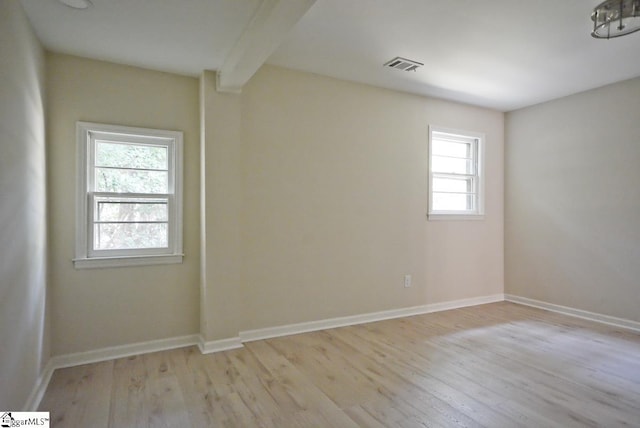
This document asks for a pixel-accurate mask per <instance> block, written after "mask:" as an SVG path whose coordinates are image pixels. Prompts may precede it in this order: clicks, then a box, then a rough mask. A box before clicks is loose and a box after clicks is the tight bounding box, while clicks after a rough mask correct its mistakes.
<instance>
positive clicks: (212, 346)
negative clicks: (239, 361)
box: [198, 336, 242, 354]
mask: <svg viewBox="0 0 640 428" xmlns="http://www.w3.org/2000/svg"><path fill="white" fill-rule="evenodd" d="M198 348H200V352H202V353H203V354H211V353H213V352H220V351H230V350H232V349H238V348H242V341H241V340H240V337H230V338H228V339H220V340H212V341H210V342H205V341H204V338H203V337H202V336H200V340H199V341H198Z"/></svg>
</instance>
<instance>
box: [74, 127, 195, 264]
mask: <svg viewBox="0 0 640 428" xmlns="http://www.w3.org/2000/svg"><path fill="white" fill-rule="evenodd" d="M91 133H96V134H101V133H103V134H112V135H120V136H122V135H126V136H127V137H130V138H131V139H133V140H136V139H140V138H143V139H144V138H147V139H149V138H159V139H163V140H169V141H170V143H168V144H169V145H170V146H172V147H173V150H170V151H171V152H173V154H172V155H170V157H169V162H171V166H172V167H173V170H174V171H175V176H174V180H173V183H172V184H173V196H170V197H172V198H173V204H171V205H172V206H173V208H172V209H170V212H169V218H170V219H172V218H175V221H171V220H170V221H169V227H170V230H169V242H170V244H169V248H168V250H166V251H164V252H161V253H160V254H159V251H157V249H150V250H149V251H146V250H134V251H128V253H129V254H127V251H123V254H116V255H114V256H108V257H105V256H102V255H94V254H92V253H93V252H92V251H91V249H90V248H89V246H90V245H89V244H90V242H91V236H92V234H93V232H92V231H91V230H90V228H91V224H92V222H91V221H90V219H89V214H90V213H91V212H92V210H91V209H90V208H89V204H90V203H92V201H91V199H92V198H91V197H90V195H89V186H90V180H92V177H91V173H92V172H93V171H92V169H91V168H90V165H89V163H88V154H89V153H92V150H91V144H92V142H91ZM76 140H77V150H76V153H77V180H76V254H75V258H74V259H73V264H74V267H75V268H76V269H90V268H106V267H120V266H140V265H155V264H170V263H182V259H183V256H184V254H183V249H182V189H183V186H182V171H183V168H182V164H183V157H182V150H183V149H182V146H183V143H182V140H183V134H182V132H180V131H164V130H159V129H147V128H136V127H130V126H119V125H105V124H100V123H91V122H77V123H76ZM170 170H171V167H170Z"/></svg>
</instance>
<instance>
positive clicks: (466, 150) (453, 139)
mask: <svg viewBox="0 0 640 428" xmlns="http://www.w3.org/2000/svg"><path fill="white" fill-rule="evenodd" d="M482 145H483V136H482V135H480V134H476V133H469V132H465V131H455V130H448V129H444V128H437V127H433V126H431V127H429V218H430V219H441V218H481V217H482V214H483V182H482V178H483V177H482V174H481V173H482V148H483V147H482Z"/></svg>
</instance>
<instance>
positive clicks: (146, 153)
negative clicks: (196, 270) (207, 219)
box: [74, 122, 182, 268]
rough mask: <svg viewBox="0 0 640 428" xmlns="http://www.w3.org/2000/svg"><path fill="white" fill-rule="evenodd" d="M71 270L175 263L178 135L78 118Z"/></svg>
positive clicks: (179, 199) (178, 240)
mask: <svg viewBox="0 0 640 428" xmlns="http://www.w3.org/2000/svg"><path fill="white" fill-rule="evenodd" d="M77 133H78V136H77V138H78V190H77V201H76V204H77V213H76V215H77V217H76V222H77V227H76V228H77V231H76V258H75V260H74V264H75V267H76V268H91V267H108V266H128V265H142V264H159V263H181V262H182V133H181V132H175V131H161V130H155V129H143V128H131V127H125V126H114V125H101V124H96V123H86V122H78V124H77Z"/></svg>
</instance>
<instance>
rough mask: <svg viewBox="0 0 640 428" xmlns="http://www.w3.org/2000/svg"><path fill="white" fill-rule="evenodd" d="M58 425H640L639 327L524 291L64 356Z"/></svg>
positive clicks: (57, 391)
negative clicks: (600, 319) (318, 325)
mask: <svg viewBox="0 0 640 428" xmlns="http://www.w3.org/2000/svg"><path fill="white" fill-rule="evenodd" d="M40 409H41V410H46V411H50V412H51V420H52V425H51V426H52V427H54V428H58V427H74V428H75V427H91V428H94V427H103V426H105V427H106V426H108V427H114V428H120V427H146V426H154V427H156V426H157V427H165V426H166V427H197V428H200V427H215V426H220V427H253V426H258V427H279V428H280V427H286V428H288V427H352V426H366V427H383V426H384V427H457V426H461V427H476V426H485V427H499V428H504V427H518V426H527V427H536V428H538V427H563V428H564V427H584V426H600V427H618V426H632V427H638V426H640V335H639V334H635V333H632V332H629V331H625V330H619V329H615V328H613V327H609V326H605V325H600V324H596V323H591V322H587V321H582V320H579V319H575V318H569V317H565V316H562V315H558V314H554V313H550V312H546V311H542V310H537V309H532V308H528V307H524V306H520V305H515V304H512V303H506V302H503V303H495V304H489V305H482V306H476V307H471V308H465V309H457V310H452V311H446V312H440V313H434V314H429V315H420V316H414V317H408V318H402V319H398V320H391V321H382V322H376V323H371V324H364V325H360V326H353V327H344V328H338V329H332V330H326V331H321V332H315V333H306V334H301V335H295V336H289V337H283V338H278V339H270V340H262V341H256V342H251V343H247V344H246V348H245V349H240V350H234V351H228V352H221V353H217V354H209V355H201V354H200V352H199V351H198V350H197V349H196V348H195V347H189V348H182V349H176V350H172V351H165V352H157V353H153V354H146V355H141V356H137V357H131V358H121V359H117V360H114V361H108V362H103V363H96V364H89V365H84V366H79V367H73V368H68V369H61V370H57V371H56V372H55V373H54V375H53V378H52V380H51V383H50V385H49V388H48V390H47V393H46V395H45V397H44V399H43V401H42V403H41V406H40Z"/></svg>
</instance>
